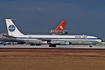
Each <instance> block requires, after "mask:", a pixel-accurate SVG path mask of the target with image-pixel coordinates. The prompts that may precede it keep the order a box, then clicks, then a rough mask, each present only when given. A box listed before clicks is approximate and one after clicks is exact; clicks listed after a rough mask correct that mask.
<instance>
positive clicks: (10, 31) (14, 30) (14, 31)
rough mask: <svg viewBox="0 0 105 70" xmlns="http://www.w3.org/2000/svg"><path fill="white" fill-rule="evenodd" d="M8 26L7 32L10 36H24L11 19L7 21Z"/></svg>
mask: <svg viewBox="0 0 105 70" xmlns="http://www.w3.org/2000/svg"><path fill="white" fill-rule="evenodd" d="M5 20H6V25H7V31H8V34H9V35H10V36H20V35H23V34H22V33H21V32H20V31H19V30H18V29H17V27H16V26H15V24H14V23H13V22H12V20H11V19H5Z"/></svg>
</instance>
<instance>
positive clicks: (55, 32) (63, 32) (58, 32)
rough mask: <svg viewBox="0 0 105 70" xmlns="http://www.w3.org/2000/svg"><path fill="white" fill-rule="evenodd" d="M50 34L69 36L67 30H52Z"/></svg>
mask: <svg viewBox="0 0 105 70" xmlns="http://www.w3.org/2000/svg"><path fill="white" fill-rule="evenodd" d="M50 33H51V34H56V35H65V34H68V31H67V30H64V31H58V30H51V31H50Z"/></svg>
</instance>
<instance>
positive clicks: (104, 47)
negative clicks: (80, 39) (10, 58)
mask: <svg viewBox="0 0 105 70" xmlns="http://www.w3.org/2000/svg"><path fill="white" fill-rule="evenodd" d="M0 48H20V49H21V48H27V49H29V48H30V49H31V48H41V49H43V48H45V49H47V48H48V49H50V48H51V49H53V48H56V49H105V45H92V47H89V45H56V47H49V45H41V46H31V45H27V44H23V45H19V44H16V45H10V44H9V45H5V46H4V45H3V44H1V45H0Z"/></svg>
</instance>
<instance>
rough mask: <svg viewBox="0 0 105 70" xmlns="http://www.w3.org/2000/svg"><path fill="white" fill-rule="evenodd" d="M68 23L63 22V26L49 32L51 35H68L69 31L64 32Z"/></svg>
mask: <svg viewBox="0 0 105 70" xmlns="http://www.w3.org/2000/svg"><path fill="white" fill-rule="evenodd" d="M66 22H67V21H62V22H61V24H60V25H59V26H58V27H57V28H56V29H55V30H50V31H49V32H50V33H51V34H53V35H54V34H55V35H64V34H68V32H67V30H64V28H65V25H66Z"/></svg>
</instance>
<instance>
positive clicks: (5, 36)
mask: <svg viewBox="0 0 105 70" xmlns="http://www.w3.org/2000/svg"><path fill="white" fill-rule="evenodd" d="M3 36H5V37H8V38H17V37H14V36H10V35H3Z"/></svg>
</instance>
